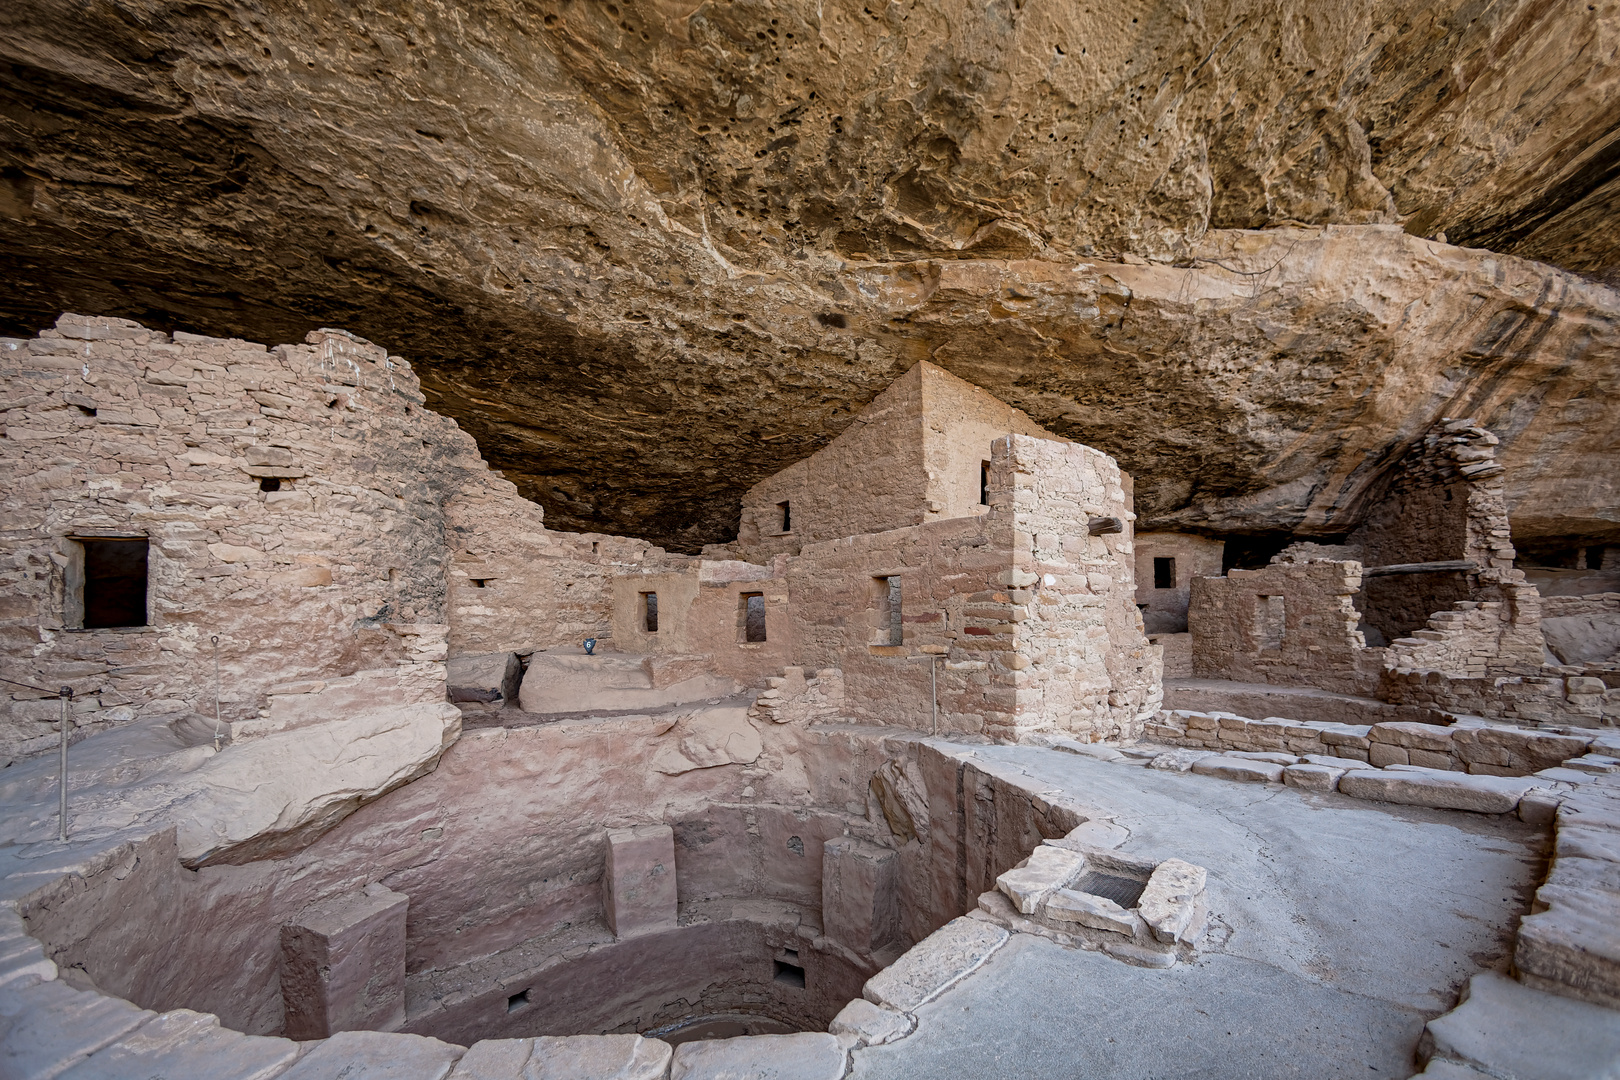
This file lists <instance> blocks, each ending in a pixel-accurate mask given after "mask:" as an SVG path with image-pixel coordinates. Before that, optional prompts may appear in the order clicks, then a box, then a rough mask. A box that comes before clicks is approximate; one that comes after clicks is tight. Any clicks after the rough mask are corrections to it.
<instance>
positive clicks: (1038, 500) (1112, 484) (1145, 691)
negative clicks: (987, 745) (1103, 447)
mask: <svg viewBox="0 0 1620 1080" xmlns="http://www.w3.org/2000/svg"><path fill="white" fill-rule="evenodd" d="M1003 447H1006V454H1007V460H1008V463H1009V466H1010V467H1011V469H1012V472H1013V476H1012V482H1013V490H1012V500H1013V510H1014V516H1013V537H1012V541H1013V555H1014V562H1015V574H1016V575H1017V576H1016V579H1015V580H1014V581H1012V582H1010V584H1013V585H1014V586H1016V587H1018V588H1019V589H1024V590H1028V591H1030V592H1032V593H1033V594H1034V596H1033V598H1032V602H1031V603H1029V604H1028V605H1027V609H1028V617H1027V619H1026V620H1025V621H1024V622H1023V623H1022V624H1021V625H1020V624H1018V623H1017V622H1014V624H1013V625H1014V626H1015V627H1016V628H1017V638H1018V644H1019V654H1020V657H1021V659H1022V660H1024V661H1027V662H1028V665H1029V666H1028V667H1026V668H1024V669H1022V670H1020V671H1018V672H1016V673H1015V674H1014V677H1013V684H1014V686H1015V687H1016V688H1017V709H1016V724H1017V729H1018V731H1019V732H1020V733H1023V732H1026V731H1051V730H1056V731H1062V732H1066V733H1069V734H1073V735H1078V736H1080V737H1081V738H1087V737H1089V738H1091V739H1098V740H1100V739H1117V738H1129V737H1131V736H1132V735H1133V734H1135V733H1136V732H1138V731H1140V730H1141V728H1140V725H1141V722H1142V721H1143V720H1144V719H1145V718H1146V717H1148V716H1151V715H1152V714H1153V713H1154V712H1155V711H1156V710H1157V709H1158V707H1159V701H1160V699H1161V698H1162V696H1163V689H1162V681H1163V656H1162V652H1161V650H1160V649H1159V647H1158V646H1156V645H1150V644H1149V643H1148V641H1147V638H1146V636H1145V635H1144V634H1143V631H1142V616H1141V613H1140V612H1139V611H1138V610H1137V607H1136V557H1135V553H1134V551H1133V550H1132V522H1133V521H1134V520H1135V518H1136V515H1135V514H1134V513H1133V512H1132V510H1131V501H1132V500H1131V488H1130V483H1131V481H1130V477H1129V476H1128V475H1127V474H1126V473H1124V472H1123V471H1122V470H1121V469H1120V467H1119V464H1118V462H1116V461H1115V460H1114V459H1113V458H1111V457H1109V456H1108V455H1106V454H1103V453H1101V452H1099V451H1097V450H1093V449H1092V448H1091V447H1089V446H1082V445H1080V444H1078V443H1067V442H1054V441H1052V440H1050V439H1034V438H1030V437H1028V436H1024V435H1012V436H1008V437H1007V438H1005V439H1002V440H998V441H997V443H996V444H995V448H996V454H997V460H998V461H999V457H1000V455H1001V453H1002V452H1003ZM1104 521H1106V522H1109V524H1107V525H1103V524H1099V525H1098V526H1097V528H1095V529H1093V528H1091V527H1090V524H1091V523H1092V522H1099V523H1101V522H1104ZM1111 528H1117V529H1118V531H1117V532H1111V531H1109V530H1110V529H1111Z"/></svg>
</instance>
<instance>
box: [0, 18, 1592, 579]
mask: <svg viewBox="0 0 1620 1080" xmlns="http://www.w3.org/2000/svg"><path fill="white" fill-rule="evenodd" d="M0 18H3V19H4V20H5V33H4V34H0V42H3V44H0V52H3V53H4V55H5V56H6V59H7V60H8V61H9V65H8V66H7V68H6V71H5V73H4V74H3V75H0V100H4V101H5V103H6V111H7V115H8V116H9V117H10V118H11V122H10V125H9V126H8V127H7V128H6V130H5V134H4V135H3V136H0V245H4V248H5V250H6V251H7V255H8V258H9V259H10V260H11V263H12V265H13V266H14V267H15V272H14V273H13V274H11V275H8V281H7V283H6V285H5V288H4V289H3V290H0V317H3V319H4V320H5V322H7V323H9V324H10V326H11V327H12V328H13V329H15V330H22V329H25V328H27V329H32V328H37V327H38V326H42V325H45V324H47V323H48V322H49V321H51V320H52V319H54V317H55V316H56V315H57V314H58V313H60V312H61V311H62V310H80V311H94V312H99V313H106V314H120V315H129V316H132V317H137V318H140V319H142V320H143V321H146V322H147V323H149V324H151V325H160V326H167V327H181V328H188V329H193V330H203V331H207V332H211V333H219V334H233V335H241V336H244V337H247V338H249V339H255V340H271V341H275V340H296V337H294V335H302V333H303V332H304V331H305V330H307V329H309V328H310V327H311V326H312V325H322V324H325V325H342V326H345V327H348V328H350V329H352V330H355V331H357V332H360V333H363V334H365V335H367V336H369V337H371V338H373V339H375V340H377V341H380V342H383V343H386V344H387V345H388V346H389V347H390V348H392V349H397V350H398V351H399V352H401V353H403V354H405V355H407V356H409V357H410V358H411V359H412V360H413V361H415V362H418V363H419V365H420V367H421V372H422V375H423V381H424V388H425V390H426V391H427V392H428V394H429V399H430V404H431V405H432V406H433V407H434V408H436V409H438V410H440V411H442V412H446V413H448V414H450V415H452V416H454V417H455V418H456V419H457V420H458V421H460V422H461V423H462V425H463V426H464V427H465V428H466V429H467V430H468V431H470V432H472V433H473V434H474V435H475V437H476V438H477V439H478V441H479V443H480V446H481V448H482V449H483V451H484V453H485V455H486V456H487V457H488V458H489V459H490V460H491V461H492V462H493V463H494V464H495V465H497V466H498V467H502V468H505V469H507V470H508V471H509V473H510V474H511V476H512V479H513V480H514V481H515V482H517V483H518V484H519V486H520V488H521V489H522V490H523V491H524V493H525V494H526V495H528V496H530V497H531V498H534V499H536V500H538V501H540V502H542V503H543V504H544V505H545V506H546V509H547V512H548V519H547V520H548V522H550V523H551V524H552V525H553V526H556V527H562V528H592V529H598V530H602V531H607V532H621V533H631V534H636V535H642V536H647V537H649V538H652V539H655V540H657V541H659V542H661V543H667V544H670V545H672V546H675V547H679V548H683V549H687V550H691V549H694V548H695V547H696V546H697V545H699V544H701V543H702V542H705V541H714V540H724V539H728V538H729V537H730V536H731V535H732V534H733V532H734V529H735V525H736V512H737V507H736V498H737V496H738V495H739V494H740V493H741V492H742V491H743V490H745V489H746V488H747V487H748V486H749V485H750V484H751V483H753V482H754V481H757V480H758V479H760V478H762V477H764V476H767V475H769V474H771V473H772V472H774V471H776V470H778V469H780V468H781V467H783V466H784V465H786V464H788V463H790V462H792V461H795V460H798V459H800V458H802V457H804V456H806V455H807V454H808V453H810V452H811V451H813V450H815V449H816V448H818V447H819V446H821V445H823V444H824V443H825V442H826V441H827V440H828V439H830V438H831V437H832V436H833V435H836V434H837V433H838V432H839V431H840V430H842V429H843V427H844V426H846V425H847V424H848V423H849V421H850V418H851V417H852V415H853V413H854V412H855V411H856V410H858V409H859V407H860V406H861V405H863V404H864V403H865V402H866V401H868V400H870V398H871V397H872V396H873V395H874V394H875V393H876V392H877V391H878V390H880V389H881V388H882V387H883V386H885V385H887V384H888V383H889V382H890V381H892V379H893V378H894V377H895V376H896V375H897V374H899V372H900V371H902V370H904V369H906V368H907V367H909V366H910V365H911V364H912V363H914V362H915V361H916V360H917V359H921V358H931V359H933V360H934V362H936V363H938V364H940V365H941V366H943V367H946V368H948V369H949V370H951V371H953V372H955V373H956V374H959V375H962V376H963V377H965V378H968V379H970V380H972V381H974V382H976V383H979V384H980V385H982V386H984V387H986V388H987V389H989V390H991V391H992V392H994V393H995V394H997V395H998V396H999V397H1001V398H1003V399H1004V400H1006V401H1008V402H1009V403H1011V404H1014V405H1017V406H1018V407H1020V408H1023V409H1025V410H1026V411H1027V412H1029V413H1030V415H1031V416H1032V417H1033V418H1034V419H1035V420H1036V421H1038V422H1040V423H1041V424H1043V425H1044V426H1046V427H1048V428H1050V429H1052V430H1054V431H1057V432H1059V433H1060V434H1063V435H1066V436H1070V437H1073V438H1076V439H1079V440H1081V441H1084V442H1086V443H1088V444H1090V445H1093V446H1096V447H1098V448H1099V449H1102V450H1104V451H1106V452H1108V453H1110V454H1113V455H1115V456H1116V457H1118V458H1119V459H1120V460H1121V463H1122V465H1123V466H1124V467H1125V468H1126V469H1128V470H1129V471H1131V472H1132V473H1133V474H1134V475H1135V476H1136V477H1137V498H1138V510H1139V512H1141V513H1142V515H1143V520H1142V521H1141V522H1140V523H1139V527H1143V528H1148V527H1178V528H1180V527H1198V528H1207V529H1216V530H1234V531H1251V532H1252V531H1256V530H1264V529H1282V530H1298V531H1301V532H1304V533H1306V534H1321V533H1333V532H1343V531H1345V530H1346V527H1347V526H1348V525H1350V524H1354V522H1355V517H1356V513H1357V509H1358V505H1359V503H1358V501H1359V499H1360V498H1361V497H1362V496H1363V494H1364V492H1365V490H1366V488H1367V486H1368V485H1369V484H1370V483H1372V482H1373V481H1374V480H1375V479H1376V478H1377V476H1378V475H1379V474H1380V472H1381V469H1382V468H1383V467H1384V466H1385V465H1387V463H1389V462H1390V461H1393V460H1394V459H1395V457H1397V456H1398V454H1399V451H1400V449H1401V447H1402V444H1403V441H1404V440H1408V439H1410V438H1411V437H1413V436H1414V435H1415V434H1416V433H1417V432H1418V431H1420V430H1421V429H1422V428H1423V427H1424V426H1426V425H1427V424H1428V423H1429V422H1430V421H1432V420H1433V419H1434V418H1435V417H1436V416H1438V415H1478V416H1479V417H1480V418H1481V420H1482V422H1483V423H1484V424H1485V425H1486V426H1487V427H1489V428H1491V429H1492V430H1493V431H1496V432H1498V433H1499V434H1501V435H1502V438H1503V445H1502V453H1501V456H1502V459H1503V461H1504V463H1506V464H1508V465H1509V467H1510V469H1513V470H1514V474H1513V475H1514V479H1513V480H1512V481H1511V484H1510V499H1511V502H1512V505H1511V509H1512V511H1513V513H1514V517H1515V528H1516V532H1518V533H1522V535H1523V536H1525V537H1536V536H1554V535H1556V536H1581V537H1586V538H1590V539H1593V540H1601V539H1613V538H1615V537H1617V536H1620V523H1617V522H1616V521H1615V520H1613V517H1612V514H1613V512H1612V511H1594V510H1593V509H1592V508H1593V507H1612V506H1613V505H1615V502H1616V500H1615V499H1614V497H1613V495H1614V492H1613V490H1612V487H1606V486H1605V485H1607V484H1611V483H1612V482H1611V481H1609V480H1607V479H1606V478H1607V477H1610V476H1613V475H1615V474H1616V470H1615V469H1614V468H1613V467H1612V466H1613V462H1612V460H1611V459H1610V458H1609V457H1608V456H1607V455H1609V454H1610V453H1611V448H1612V447H1613V446H1614V445H1615V444H1616V441H1617V440H1616V439H1615V438H1614V425H1615V423H1616V422H1617V421H1616V420H1615V419H1614V417H1613V413H1614V410H1612V409H1605V408H1604V406H1603V402H1604V400H1605V398H1606V397H1607V396H1608V395H1610V394H1612V393H1613V391H1614V386H1613V383H1614V381H1615V378H1616V376H1615V374H1614V372H1615V370H1616V367H1617V365H1616V364H1615V363H1614V360H1615V353H1616V348H1615V328H1614V324H1615V314H1616V312H1617V311H1620V297H1617V296H1616V294H1615V293H1614V292H1612V291H1610V290H1608V289H1605V288H1601V287H1599V286H1596V285H1594V284H1592V283H1591V282H1590V281H1589V280H1586V279H1583V278H1581V277H1579V276H1577V275H1576V274H1574V273H1568V272H1563V271H1557V270H1553V269H1550V268H1549V267H1548V266H1545V265H1540V264H1536V263H1530V262H1525V261H1521V260H1520V259H1518V258H1508V257H1502V256H1497V255H1491V254H1489V253H1485V252H1480V251H1463V250H1459V249H1457V248H1453V247H1448V246H1446V245H1445V244H1442V243H1439V242H1437V241H1435V240H1428V239H1419V238H1420V237H1438V236H1440V235H1441V234H1445V235H1446V236H1447V237H1449V239H1450V240H1451V241H1452V242H1454V243H1458V242H1461V243H1467V244H1470V245H1480V246H1484V247H1490V248H1494V249H1496V250H1497V251H1500V252H1506V253H1512V254H1514V255H1518V256H1524V257H1527V258H1534V259H1541V260H1546V261H1548V262H1551V263H1554V264H1557V265H1560V266H1563V267H1566V268H1568V269H1569V270H1571V271H1578V272H1581V273H1586V274H1600V275H1601V274H1603V273H1605V272H1607V271H1609V270H1611V269H1612V268H1613V267H1614V266H1616V264H1617V263H1620V241H1617V239H1616V237H1620V230H1617V229H1615V228H1614V227H1613V221H1614V207H1613V204H1614V201H1615V199H1616V195H1615V191H1616V182H1615V180H1614V167H1613V164H1612V161H1611V160H1610V158H1611V157H1612V155H1606V153H1605V152H1604V151H1603V150H1602V149H1601V148H1602V147H1603V146H1604V145H1606V142H1607V141H1608V140H1610V139H1611V138H1612V133H1613V131H1614V129H1615V126H1616V122H1617V111H1616V110H1617V107H1616V105H1615V104H1614V103H1615V102H1616V101H1620V94H1616V93H1615V83H1616V81H1617V79H1620V64H1617V62H1616V61H1615V59H1614V58H1615V56H1616V55H1617V53H1616V49H1615V43H1614V33H1615V30H1614V27H1615V26H1616V20H1615V19H1614V17H1613V13H1612V11H1610V10H1609V9H1607V8H1603V7H1602V5H1598V6H1596V7H1591V6H1588V5H1584V4H1572V5H1545V4H1536V3H1533V2H1531V0H1519V2H1516V3H1504V4H1500V5H1495V6H1493V7H1491V8H1490V9H1489V10H1486V11H1481V10H1478V9H1476V8H1474V7H1471V6H1464V5H1462V4H1461V2H1460V0H1434V2H1431V3H1427V4H1421V5H1419V6H1418V7H1416V8H1414V7H1413V6H1412V5H1411V4H1394V3H1383V4H1374V5H1363V6H1361V7H1359V8H1356V9H1355V10H1354V11H1345V12H1341V11H1339V10H1337V9H1331V10H1330V9H1328V8H1323V9H1321V10H1318V9H1317V8H1311V7H1301V6H1300V5H1297V4H1284V3H1280V2H1266V0H1248V2H1243V0H1225V2H1223V0H1201V2H1194V3H1191V4H1188V5H1184V6H1182V7H1181V8H1178V9H1175V10H1168V9H1165V8H1163V7H1162V6H1159V5H1153V4H1149V3H1146V2H1143V0H1130V2H1126V3H1122V4H1115V5H1111V6H1106V7H1097V8H1091V9H1088V8H1086V7H1084V6H1081V7H1067V8H1062V9H1061V10H1060V9H1037V8H1035V7H1028V6H1026V7H1018V6H1016V5H1010V4H992V5H990V6H989V7H982V6H974V5H969V4H962V3H958V2H955V0H930V2H929V3H926V4H924V3H918V4H912V5H905V4H889V5H886V6H882V7H872V6H871V5H867V6H865V7H862V6H861V5H859V4H856V3H841V4H832V5H830V6H829V5H827V4H822V3H816V4H812V3H809V2H808V0H802V2H791V3H782V4H769V5H766V4H758V3H746V4H724V5H716V4H699V3H688V2H679V0H675V2H672V0H629V2H624V3H619V2H615V3H606V2H601V3H598V2H594V0H592V2H586V0H572V2H560V0H559V2H556V3H536V4H533V5H526V6H504V5H496V6H487V5H486V6H484V7H481V8H480V9H479V10H478V11H476V12H467V11H455V12H451V11H450V10H449V9H434V8H422V9H410V10H387V11H381V10H379V11H368V12H366V13H364V14H352V15H349V16H345V17H343V18H341V19H336V18H333V17H331V16H330V15H329V14H328V13H325V12H316V11H313V10H309V9H306V8H304V7H302V6H299V5H292V4H285V3H274V2H273V3H271V4H268V5H260V6H258V7H254V8H252V9H249V8H246V7H241V8H234V9H233V8H226V9H220V8H207V7H193V8H188V9H184V10H176V9H172V8H168V7H160V6H158V5H155V4H147V3H132V4H127V5H125V6H123V7H121V8H119V9H118V10H117V13H116V14H115V13H113V11H112V9H106V8H88V9H86V8H70V7H69V6H68V5H66V4H63V3H62V2H61V0H33V2H26V3H22V4H17V5H12V6H10V7H8V9H7V11H6V13H5V15H4V16H0ZM1294 226H1304V227H1303V228H1296V227H1294ZM1330 226H1331V228H1328V229H1327V230H1326V231H1325V232H1324V231H1323V227H1330ZM1403 229H1404V232H1403V231H1402V230H1403ZM1237 230H1264V231H1261V232H1243V231H1237ZM1144 260H1151V263H1150V264H1148V265H1143V261H1144ZM1594 455H1595V456H1594ZM1532 491H1533V492H1534V493H1535V497H1534V498H1529V497H1528V495H1529V493H1530V492H1532Z"/></svg>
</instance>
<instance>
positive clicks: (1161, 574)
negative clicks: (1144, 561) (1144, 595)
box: [1153, 555, 1176, 589]
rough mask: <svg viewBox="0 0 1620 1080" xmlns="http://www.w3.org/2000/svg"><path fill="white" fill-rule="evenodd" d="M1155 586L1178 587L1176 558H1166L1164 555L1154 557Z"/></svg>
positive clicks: (1158, 587) (1157, 587) (1162, 587)
mask: <svg viewBox="0 0 1620 1080" xmlns="http://www.w3.org/2000/svg"><path fill="white" fill-rule="evenodd" d="M1153 587H1154V588H1155V589H1173V588H1175V587H1176V560H1175V559H1174V558H1173V557H1172V558H1165V557H1164V556H1162V555H1155V556H1154V557H1153Z"/></svg>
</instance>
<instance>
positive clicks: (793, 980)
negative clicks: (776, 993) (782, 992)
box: [775, 960, 804, 990]
mask: <svg viewBox="0 0 1620 1080" xmlns="http://www.w3.org/2000/svg"><path fill="white" fill-rule="evenodd" d="M775 964H776V981H777V982H779V983H782V984H783V985H786V986H796V987H798V988H799V989H800V990H803V989H804V968H802V967H800V966H799V965H798V964H790V963H788V962H787V961H785V960H777V961H775Z"/></svg>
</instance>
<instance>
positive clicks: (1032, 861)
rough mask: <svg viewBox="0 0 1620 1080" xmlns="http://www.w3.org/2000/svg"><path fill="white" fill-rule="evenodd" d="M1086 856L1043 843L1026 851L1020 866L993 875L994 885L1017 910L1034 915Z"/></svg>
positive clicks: (1072, 878)
mask: <svg viewBox="0 0 1620 1080" xmlns="http://www.w3.org/2000/svg"><path fill="white" fill-rule="evenodd" d="M1085 864H1086V860H1085V857H1084V856H1083V855H1081V854H1079V853H1078V852H1075V851H1070V850H1069V849H1068V848H1060V847H1052V846H1050V845H1047V844H1042V845H1041V846H1040V847H1037V848H1036V849H1035V850H1034V851H1032V852H1030V853H1029V858H1028V859H1027V860H1026V861H1025V863H1024V865H1023V866H1019V867H1015V868H1014V869H1012V870H1008V871H1007V872H1006V873H1005V874H1002V875H1001V876H1000V877H998V878H996V888H998V889H1000V890H1001V891H1002V892H1003V893H1005V894H1006V895H1007V898H1008V899H1009V900H1011V901H1012V902H1013V904H1014V905H1015V906H1016V907H1017V908H1018V910H1019V912H1020V913H1021V914H1024V915H1033V914H1035V912H1036V911H1037V910H1038V909H1039V908H1040V906H1041V901H1043V900H1045V899H1046V897H1047V896H1048V895H1050V894H1051V892H1052V891H1053V890H1054V889H1061V888H1063V886H1065V885H1067V884H1068V883H1069V882H1070V881H1072V880H1074V876H1075V875H1076V874H1078V873H1079V872H1080V869H1081V868H1082V867H1083V866H1085Z"/></svg>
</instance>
